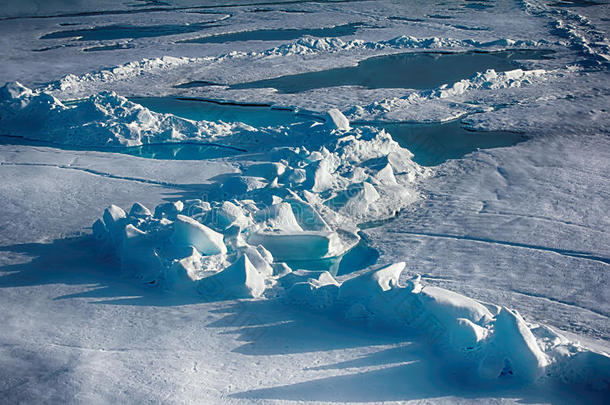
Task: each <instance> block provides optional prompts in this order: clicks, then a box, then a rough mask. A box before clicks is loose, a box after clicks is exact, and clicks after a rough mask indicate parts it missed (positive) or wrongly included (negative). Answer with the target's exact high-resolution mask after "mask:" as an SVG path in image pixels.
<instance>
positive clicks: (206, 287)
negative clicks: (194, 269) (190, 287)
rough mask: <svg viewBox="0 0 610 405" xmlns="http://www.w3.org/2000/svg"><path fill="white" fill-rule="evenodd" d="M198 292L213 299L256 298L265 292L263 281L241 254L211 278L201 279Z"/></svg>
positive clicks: (246, 257) (246, 258) (245, 256)
mask: <svg viewBox="0 0 610 405" xmlns="http://www.w3.org/2000/svg"><path fill="white" fill-rule="evenodd" d="M198 290H199V292H200V293H201V294H203V295H205V296H207V297H211V298H214V299H224V298H257V297H260V296H261V294H262V293H263V291H264V290H265V279H264V278H263V276H261V275H260V274H259V273H258V271H256V268H255V267H254V266H253V265H252V263H251V262H250V260H249V259H248V256H247V255H245V254H242V255H241V256H240V257H239V259H237V261H236V262H234V263H233V264H232V265H230V266H229V267H227V268H226V269H224V270H222V271H221V272H219V273H216V274H214V275H213V276H210V277H206V278H202V279H201V280H200V281H199V286H198Z"/></svg>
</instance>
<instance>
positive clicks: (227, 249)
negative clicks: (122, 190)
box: [7, 87, 430, 306]
mask: <svg viewBox="0 0 610 405" xmlns="http://www.w3.org/2000/svg"><path fill="white" fill-rule="evenodd" d="M8 91H9V89H7V92H8ZM10 91H11V92H12V93H14V94H22V93H23V94H32V93H31V92H29V91H28V90H27V89H22V88H20V87H17V88H16V89H11V90H10ZM42 94H44V93H42ZM58 103H59V102H58ZM58 105H59V104H58ZM129 106H130V107H132V108H136V109H137V108H138V107H136V106H135V105H134V106H131V105H129ZM115 115H116V113H115V114H113V115H112V116H113V117H114V116H115ZM328 116H329V120H328V123H326V124H321V123H317V124H314V125H313V126H312V125H311V124H309V123H304V124H297V125H294V126H292V127H290V128H288V129H287V130H286V129H285V130H283V131H288V133H285V132H283V131H279V132H278V131H276V132H273V131H267V132H264V133H263V134H261V133H260V132H259V133H257V134H256V136H250V135H248V134H245V132H242V133H240V134H237V135H235V136H234V137H233V138H231V139H232V144H233V145H236V144H237V145H241V146H244V145H249V146H251V147H252V148H255V147H256V146H255V145H256V144H257V142H258V141H260V138H261V136H267V137H268V142H265V143H264V144H265V145H269V144H276V145H281V146H277V147H275V148H273V149H272V150H271V151H267V154H266V156H268V157H269V161H267V162H265V161H262V162H261V161H252V162H247V161H246V162H243V164H242V165H241V169H242V170H241V172H236V173H234V174H230V175H227V177H225V178H223V179H222V181H218V182H217V183H213V184H211V185H210V189H209V192H208V197H209V201H202V200H199V199H193V200H186V201H174V202H167V203H162V204H160V205H158V206H157V207H156V208H155V209H154V210H149V209H148V208H147V207H145V206H143V205H142V204H139V203H135V204H134V205H133V206H132V207H131V209H130V210H129V213H126V212H125V211H124V210H122V209H121V208H119V207H117V206H114V205H113V206H110V207H109V208H108V209H107V210H106V211H105V212H104V213H103V215H102V217H101V218H99V219H98V220H96V221H95V223H94V224H93V227H92V229H93V233H94V236H95V238H96V239H97V240H99V241H100V245H101V246H102V248H103V249H105V250H107V251H108V252H110V253H112V254H114V255H116V256H117V257H118V259H119V261H120V263H121V266H122V269H123V271H125V272H126V273H127V274H130V275H132V276H134V277H135V278H138V279H141V280H144V281H145V282H147V283H154V284H156V285H160V286H161V287H162V288H164V289H168V290H175V291H180V292H184V291H191V292H197V291H198V292H199V293H200V294H202V295H203V296H206V297H208V298H209V297H218V296H225V295H226V296H227V297H234V298H235V297H237V298H244V297H259V296H261V295H263V294H265V292H266V291H267V290H268V289H273V288H275V287H274V286H275V285H276V284H277V283H276V281H277V277H278V276H280V275H285V274H286V273H290V271H291V269H290V268H289V267H288V266H287V265H286V264H285V263H284V262H291V263H292V262H298V261H314V262H315V261H320V262H323V261H327V260H329V259H334V258H338V257H340V256H342V255H343V254H345V253H346V252H347V251H348V250H349V249H351V248H352V247H353V246H355V245H356V244H357V243H358V241H359V240H360V237H359V235H358V228H357V226H356V224H357V223H358V222H359V221H364V220H370V219H378V218H383V217H388V216H391V215H394V214H395V212H396V211H397V210H399V209H401V208H402V207H405V206H406V205H408V204H409V203H411V202H412V201H414V200H415V199H417V198H418V194H417V193H416V192H415V191H413V188H412V187H411V184H412V183H413V182H414V181H415V180H416V179H418V178H420V177H424V176H427V175H428V174H429V173H430V172H429V170H428V169H424V168H422V167H420V166H419V165H417V164H416V163H414V162H413V161H412V160H411V158H412V156H413V155H412V154H411V152H409V151H408V150H406V149H403V148H401V147H400V146H399V145H398V144H397V143H396V142H394V141H393V140H392V138H391V136H390V135H389V134H387V133H386V132H385V131H382V130H379V129H375V128H372V127H362V128H355V129H352V128H350V127H349V122H348V121H347V119H346V118H345V117H344V116H343V115H342V114H341V113H340V112H339V111H336V110H335V111H331V112H329V114H328ZM168 118H169V117H168ZM103 122H104V121H103V120H102V121H101V123H103ZM195 124H196V123H193V125H195ZM160 125H162V124H160ZM264 147H265V148H268V147H267V146H264ZM259 148H260V146H259ZM354 189H358V190H361V192H357V193H355V194H354V193H352V192H351V190H354ZM152 212H154V215H152V214H151V213H152ZM326 281H329V279H328V277H327V278H325V281H324V283H326ZM303 282H304V281H303ZM320 283H322V281H320V280H318V283H317V284H316V283H314V284H315V288H314V287H311V288H313V289H312V291H311V292H312V293H314V292H315V293H316V294H317V293H320V294H322V292H321V291H325V292H324V293H323V294H327V293H328V294H327V295H324V297H325V298H324V299H323V300H322V301H323V302H326V303H328V302H330V301H329V300H330V299H331V297H335V295H336V294H334V292H333V293H332V294H331V293H330V292H329V290H330V289H333V288H334V287H327V288H323V289H321V290H320V288H321V287H322V284H320ZM331 284H333V283H331ZM324 285H326V284H324ZM335 287H336V286H335ZM296 288H297V289H299V288H300V289H303V290H302V291H305V290H307V289H308V288H310V287H305V286H300V287H296ZM314 290H315V291H314ZM295 291H297V290H296V289H295ZM299 291H301V290H299ZM302 293H303V294H305V293H304V292H302ZM295 294H296V292H295ZM316 305H317V306H324V305H325V304H324V305H323V304H322V302H321V303H319V305H318V304H316Z"/></svg>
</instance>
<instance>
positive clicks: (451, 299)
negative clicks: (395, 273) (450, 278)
mask: <svg viewBox="0 0 610 405" xmlns="http://www.w3.org/2000/svg"><path fill="white" fill-rule="evenodd" d="M418 297H419V300H420V302H421V304H422V306H423V307H424V308H425V309H426V310H427V311H428V312H429V313H430V314H432V315H434V316H435V317H436V319H437V320H438V321H439V322H440V323H441V324H442V325H444V326H446V327H447V326H449V325H453V323H454V322H455V320H456V319H457V318H465V319H468V320H470V321H472V322H474V323H476V324H479V325H482V324H484V323H486V322H489V321H490V320H491V319H492V318H493V316H492V314H491V313H490V312H489V310H488V309H487V308H486V307H485V306H484V305H483V304H480V303H479V302H477V301H475V300H473V299H472V298H468V297H466V296H464V295H461V294H458V293H456V292H453V291H449V290H445V289H444V288H440V287H435V286H425V287H424V288H423V289H422V291H421V293H420V294H419V295H418Z"/></svg>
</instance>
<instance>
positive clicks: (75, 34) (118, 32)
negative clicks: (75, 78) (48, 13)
mask: <svg viewBox="0 0 610 405" xmlns="http://www.w3.org/2000/svg"><path fill="white" fill-rule="evenodd" d="M217 26H218V25H212V24H211V23H210V22H204V23H194V24H166V25H146V26H140V25H128V24H113V25H104V26H100V27H93V28H81V29H74V30H65V31H56V32H51V33H49V34H46V35H43V36H42V37H40V39H58V38H78V40H79V41H101V40H110V39H125V38H152V37H163V36H166V35H177V34H189V33H192V32H198V31H203V30H205V29H208V28H212V27H217Z"/></svg>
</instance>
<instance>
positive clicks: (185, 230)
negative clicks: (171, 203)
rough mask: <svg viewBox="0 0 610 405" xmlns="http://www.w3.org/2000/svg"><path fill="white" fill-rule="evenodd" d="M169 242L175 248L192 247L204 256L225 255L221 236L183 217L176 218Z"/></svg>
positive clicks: (225, 249)
mask: <svg viewBox="0 0 610 405" xmlns="http://www.w3.org/2000/svg"><path fill="white" fill-rule="evenodd" d="M170 241H171V242H172V243H173V244H174V245H177V246H192V247H194V248H195V249H197V251H199V252H200V253H204V254H206V255H215V254H224V253H227V247H226V246H225V244H224V242H223V236H222V234H219V233H218V232H215V231H213V230H212V229H210V228H208V227H207V226H205V225H203V224H200V223H199V222H197V221H195V220H194V219H192V218H190V217H186V216H184V215H178V216H177V217H176V221H174V231H173V233H172V236H171V238H170Z"/></svg>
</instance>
